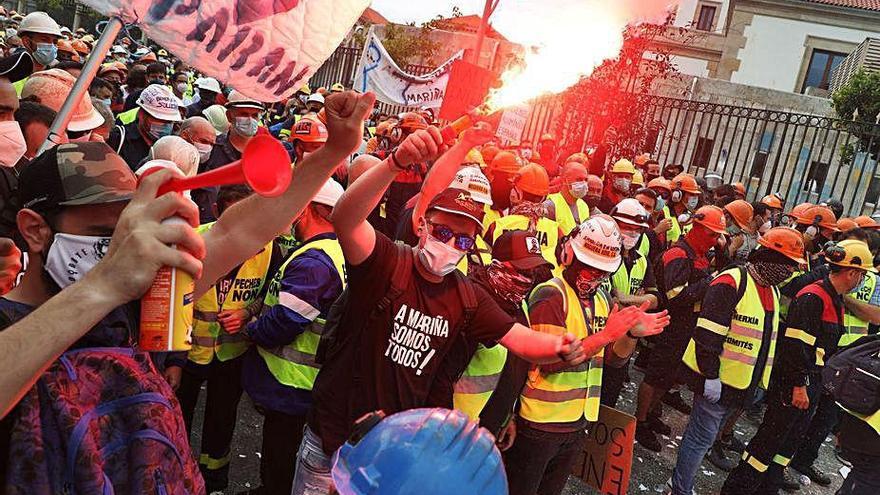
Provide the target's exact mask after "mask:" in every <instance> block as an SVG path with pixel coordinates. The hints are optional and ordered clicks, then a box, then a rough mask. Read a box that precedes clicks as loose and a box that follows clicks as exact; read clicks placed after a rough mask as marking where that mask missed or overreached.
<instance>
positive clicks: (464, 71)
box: [440, 60, 496, 120]
mask: <svg viewBox="0 0 880 495" xmlns="http://www.w3.org/2000/svg"><path fill="white" fill-rule="evenodd" d="M495 79H496V78H495V74H494V73H492V71H490V70H489V69H484V68H483V67H480V66H479V65H474V64H472V63H469V62H465V61H464V60H456V61H455V62H453V63H452V69H451V70H450V71H449V82H448V83H447V84H446V96H445V97H444V98H443V105H442V106H441V107H440V118H441V119H445V120H455V119H457V118H459V117H461V116H462V115H464V114H465V113H467V112H469V111H471V110H473V109H474V108H475V107H477V106H479V105H480V104H481V103H483V100H485V99H486V95H487V94H488V93H489V88H490V87H491V85H492V83H493V82H494V81H495Z"/></svg>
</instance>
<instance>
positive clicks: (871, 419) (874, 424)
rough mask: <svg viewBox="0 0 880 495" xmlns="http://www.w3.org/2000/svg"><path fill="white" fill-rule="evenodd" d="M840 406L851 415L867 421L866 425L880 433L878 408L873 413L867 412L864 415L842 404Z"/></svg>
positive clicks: (879, 412) (879, 411)
mask: <svg viewBox="0 0 880 495" xmlns="http://www.w3.org/2000/svg"><path fill="white" fill-rule="evenodd" d="M837 405H838V406H840V403H839V402H838V403H837ZM840 408H841V409H843V410H844V411H846V412H848V413H850V414H852V415H853V416H855V417H857V418H859V419H861V420H862V421H864V422H865V423H868V426H870V427H871V428H874V431H876V432H877V434H878V435H880V410H877V411H876V412H874V413H873V414H869V415H867V416H865V415H864V414H859V413H857V412H854V411H850V410H849V409H847V408H845V407H843V406H840Z"/></svg>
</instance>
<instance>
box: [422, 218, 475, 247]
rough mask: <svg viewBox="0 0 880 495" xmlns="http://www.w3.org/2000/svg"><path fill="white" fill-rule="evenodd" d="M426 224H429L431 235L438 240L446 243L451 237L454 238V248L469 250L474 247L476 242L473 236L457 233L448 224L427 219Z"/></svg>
mask: <svg viewBox="0 0 880 495" xmlns="http://www.w3.org/2000/svg"><path fill="white" fill-rule="evenodd" d="M428 225H430V226H431V235H432V236H434V238H435V239H437V240H438V241H440V242H443V243H447V242H449V240H450V239H452V238H453V237H454V238H455V248H456V249H458V250H460V251H470V250H471V249H473V248H474V245H475V244H476V239H474V237H473V236H469V235H467V234H459V233H458V232H455V231H454V230H452V229H451V228H449V226H448V225H443V224H439V223H434V222H430V221H428Z"/></svg>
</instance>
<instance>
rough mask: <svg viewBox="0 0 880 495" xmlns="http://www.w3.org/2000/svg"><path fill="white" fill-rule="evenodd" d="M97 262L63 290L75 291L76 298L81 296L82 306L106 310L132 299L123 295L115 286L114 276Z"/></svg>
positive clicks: (108, 310) (116, 278)
mask: <svg viewBox="0 0 880 495" xmlns="http://www.w3.org/2000/svg"><path fill="white" fill-rule="evenodd" d="M101 265H102V263H98V264H97V265H95V267H94V268H92V269H91V270H90V271H89V272H88V273H87V274H86V275H85V276H84V277H83V278H82V280H80V281H79V282H77V283H75V284H73V285H71V286H69V287H68V288H67V289H65V290H69V291H75V292H77V293H78V294H77V299H80V298H82V306H83V307H88V306H97V307H98V308H102V309H106V310H107V312H110V311H111V310H113V309H115V308H117V307H119V306H122V305H123V304H126V303H128V302H131V301H132V299H129V298H127V297H126V296H125V294H124V291H123V290H122V289H121V288H120V287H117V285H116V283H115V282H114V281H115V280H118V276H114V275H113V274H112V273H110V271H109V270H107V269H106V268H105V267H103V266H101Z"/></svg>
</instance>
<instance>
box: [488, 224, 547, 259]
mask: <svg viewBox="0 0 880 495" xmlns="http://www.w3.org/2000/svg"><path fill="white" fill-rule="evenodd" d="M528 228H529V217H527V216H524V215H507V216H506V217H501V218H499V219H498V220H495V231H494V232H493V233H492V235H493V237H492V243H493V244H494V243H495V241H496V240H497V239H498V237H499V236H501V234H503V233H504V232H507V231H509V230H528ZM535 230H536V232H535V237H537V238H538V243H539V244H540V245H541V255H542V256H544V259H545V260H547V261H548V262H549V263H550V264H551V265H553V268H554V269H555V268H556V267H557V266H558V263H557V262H556V245H557V244H558V243H559V224H558V223H556V222H555V221H553V220H550V219H549V218H543V217H542V218H539V219H538V222H537V224H536V225H535Z"/></svg>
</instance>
